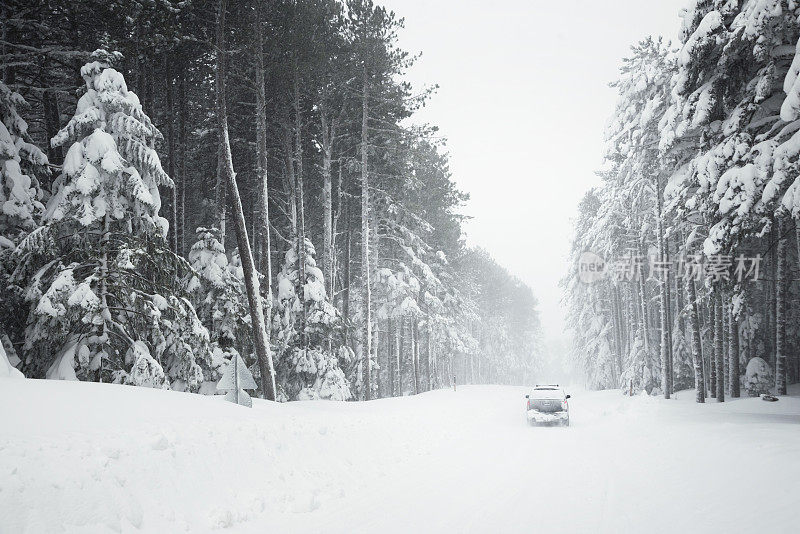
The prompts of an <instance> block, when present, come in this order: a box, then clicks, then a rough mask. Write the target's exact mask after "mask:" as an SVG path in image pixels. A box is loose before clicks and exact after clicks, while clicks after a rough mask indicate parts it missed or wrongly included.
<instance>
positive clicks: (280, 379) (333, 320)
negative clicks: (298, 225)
mask: <svg viewBox="0 0 800 534" xmlns="http://www.w3.org/2000/svg"><path fill="white" fill-rule="evenodd" d="M298 248H299V247H297V246H296V244H293V245H292V246H291V247H289V249H288V250H287V252H286V256H285V258H284V263H283V268H282V269H281V271H280V272H279V273H278V279H277V285H278V297H277V306H276V318H275V321H274V324H275V329H276V332H275V342H276V343H277V344H278V345H279V349H278V350H279V356H278V359H277V365H276V382H277V385H278V389H279V391H280V397H281V398H283V399H284V400H308V399H330V400H347V399H349V398H350V396H351V393H350V386H349V384H348V382H347V379H346V378H345V375H344V373H343V371H342V369H341V365H344V364H346V363H348V362H349V361H351V360H352V358H353V355H352V352H351V351H350V348H349V347H347V346H346V345H345V344H344V337H343V334H344V333H343V331H342V324H341V318H340V316H339V312H338V310H336V308H335V307H334V306H333V305H332V304H331V303H330V301H329V299H328V296H327V294H326V292H325V279H324V276H323V274H322V270H320V269H319V267H317V263H316V260H315V258H314V254H315V251H314V245H312V243H311V241H309V240H308V239H305V240H304V247H302V250H303V258H302V259H301V261H303V262H304V263H303V267H304V269H303V272H304V274H305V280H302V281H301V280H300V275H299V272H300V271H299V269H298V265H299V263H298V257H297V250H298ZM301 284H302V286H301ZM301 295H302V296H304V297H305V302H302V301H301ZM304 308H305V317H306V321H305V340H304V336H303V335H302V333H301V332H300V331H299V327H300V324H302V323H301V321H300V317H301V315H302V313H303V310H304Z"/></svg>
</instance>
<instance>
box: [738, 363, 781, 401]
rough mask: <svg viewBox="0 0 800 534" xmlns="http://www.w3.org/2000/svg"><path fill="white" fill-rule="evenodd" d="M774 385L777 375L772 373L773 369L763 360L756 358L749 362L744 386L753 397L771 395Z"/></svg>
mask: <svg viewBox="0 0 800 534" xmlns="http://www.w3.org/2000/svg"><path fill="white" fill-rule="evenodd" d="M774 384H775V375H774V374H773V373H772V368H771V367H770V366H769V364H768V363H767V362H766V361H765V360H764V359H763V358H759V357H758V356H756V357H755V358H751V359H750V361H749V362H747V368H746V369H745V372H744V383H743V384H742V385H743V386H744V388H745V389H746V390H747V393H748V394H749V395H750V396H751V397H758V396H759V395H762V394H764V393H769V390H770V389H772V386H773V385H774Z"/></svg>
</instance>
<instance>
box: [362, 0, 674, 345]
mask: <svg viewBox="0 0 800 534" xmlns="http://www.w3.org/2000/svg"><path fill="white" fill-rule="evenodd" d="M376 1H377V3H382V4H383V5H385V6H386V7H388V8H389V9H392V10H394V11H395V12H396V13H397V14H398V15H399V16H402V17H404V18H405V21H406V28H405V30H404V31H403V32H402V33H401V34H400V45H401V47H402V48H404V49H405V50H408V51H410V52H414V53H416V52H420V51H421V52H422V57H421V58H420V60H419V61H418V62H417V64H416V65H415V66H414V67H413V69H412V70H411V72H410V73H409V77H410V80H411V81H412V82H413V83H414V84H415V86H417V87H421V86H423V85H432V84H434V83H438V84H439V85H440V86H441V87H440V89H439V91H438V93H437V94H436V95H435V96H434V97H433V99H432V100H431V102H430V103H429V104H428V106H427V107H426V108H425V109H423V110H421V111H420V112H419V115H418V118H417V120H418V121H420V122H431V123H434V124H437V125H438V126H439V127H440V128H441V131H442V133H443V135H445V136H446V137H447V138H448V149H449V152H450V155H451V168H452V171H453V176H454V179H455V181H456V183H457V184H458V186H459V187H460V188H461V189H462V190H464V191H467V192H469V194H470V195H471V199H470V201H469V203H468V205H467V206H466V208H465V209H464V212H465V213H466V214H468V215H470V216H472V217H474V219H473V220H472V221H470V222H469V224H468V225H467V240H468V242H469V243H470V244H473V245H480V246H482V247H484V248H486V249H487V250H488V251H489V252H490V253H491V254H492V255H493V256H494V257H495V259H496V260H497V261H498V262H499V263H501V264H502V265H504V266H505V267H507V268H508V269H509V270H510V271H511V272H512V273H513V274H515V275H517V276H518V277H520V278H521V279H522V280H524V281H525V282H526V283H527V284H528V285H530V286H531V288H533V291H534V292H535V294H536V296H537V298H538V299H539V305H540V311H541V314H542V323H543V325H544V328H545V338H546V339H554V338H558V337H560V336H561V335H562V329H563V324H564V319H563V315H564V314H563V311H562V308H561V305H560V300H561V292H560V290H559V288H558V281H559V280H560V279H561V277H562V276H563V274H564V272H565V269H566V268H567V267H566V260H565V258H566V255H567V250H568V245H569V240H570V236H571V222H570V220H571V219H572V218H573V217H574V216H575V213H576V206H577V204H578V201H579V200H580V198H581V196H582V195H583V193H584V192H585V191H586V190H587V189H588V188H589V187H591V186H592V185H594V184H596V183H597V179H596V178H595V176H594V174H593V173H594V171H595V170H596V169H598V168H599V166H600V164H601V162H602V158H601V155H602V149H603V141H602V134H603V130H604V127H605V124H606V121H607V120H608V117H609V115H610V113H611V112H612V111H613V107H614V101H615V93H614V91H613V90H612V89H610V88H609V87H608V83H609V82H610V81H612V80H614V79H615V78H616V77H617V72H618V70H617V69H618V68H619V65H620V62H621V59H622V58H623V57H624V56H626V55H627V54H628V51H629V47H630V45H631V44H633V43H635V42H636V41H638V40H640V39H642V38H643V37H645V36H647V35H650V34H652V35H663V36H665V37H667V38H669V39H672V40H673V41H674V40H675V39H676V35H677V29H678V12H679V11H680V9H681V8H682V7H684V6H685V4H686V3H687V0H571V1H566V0H495V1H494V2H487V1H486V0H376Z"/></svg>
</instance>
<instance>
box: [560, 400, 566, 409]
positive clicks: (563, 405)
mask: <svg viewBox="0 0 800 534" xmlns="http://www.w3.org/2000/svg"><path fill="white" fill-rule="evenodd" d="M561 407H562V408H563V409H564V410H566V409H567V401H565V400H563V401H561Z"/></svg>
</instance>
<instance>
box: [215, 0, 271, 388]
mask: <svg viewBox="0 0 800 534" xmlns="http://www.w3.org/2000/svg"><path fill="white" fill-rule="evenodd" d="M226 10H227V0H219V12H218V13H217V65H216V86H217V127H218V131H219V143H220V149H219V151H220V154H221V155H222V161H223V163H222V165H221V167H222V171H223V173H222V174H223V175H224V178H225V181H226V183H227V184H228V186H229V187H230V190H231V197H232V198H231V204H232V206H233V215H234V223H235V224H234V229H235V231H236V241H237V243H238V245H239V256H240V258H241V260H242V271H243V272H244V282H245V288H246V290H247V300H248V303H249V305H250V317H251V321H252V325H253V344H254V345H255V351H256V356H257V358H258V366H259V371H260V372H261V383H262V389H263V391H262V395H264V396H265V398H267V399H269V400H275V370H274V368H273V365H272V356H271V354H270V352H269V345H268V343H267V332H266V327H265V324H264V308H263V307H262V305H261V291H260V287H259V282H258V277H257V276H256V272H255V265H254V264H253V254H252V252H251V250H250V241H249V239H248V237H247V225H246V223H245V219H244V210H243V209H242V200H241V198H240V197H239V188H238V187H237V186H236V172H235V171H234V169H233V157H232V155H231V146H230V140H229V136H228V110H227V104H226V102H225V73H226V70H225V53H226V52H225V14H226Z"/></svg>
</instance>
